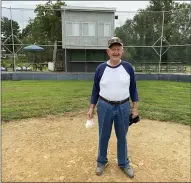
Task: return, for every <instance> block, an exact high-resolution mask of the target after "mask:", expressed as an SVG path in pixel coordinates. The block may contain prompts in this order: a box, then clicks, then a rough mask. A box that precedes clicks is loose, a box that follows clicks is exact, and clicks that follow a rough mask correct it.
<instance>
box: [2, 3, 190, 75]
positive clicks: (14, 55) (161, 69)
mask: <svg viewBox="0 0 191 183" xmlns="http://www.w3.org/2000/svg"><path fill="white" fill-rule="evenodd" d="M1 10H2V20H1V21H4V20H6V19H3V17H7V18H8V21H9V20H12V21H9V23H8V24H7V26H8V27H5V28H4V29H6V30H7V31H6V35H2V36H1V58H2V62H1V65H2V66H4V67H7V68H8V70H14V69H16V68H18V70H19V69H20V68H21V70H22V67H25V66H26V67H28V68H29V70H32V71H33V70H35V71H38V70H39V71H48V68H47V65H48V62H52V61H54V57H55V53H54V52H55V43H54V41H52V40H46V41H44V42H43V41H42V42H41V43H40V44H39V43H38V42H37V44H38V45H39V46H41V47H42V48H44V51H43V52H35V53H34V52H26V51H24V50H23V47H25V46H28V45H32V44H35V42H31V39H30V38H28V37H27V36H26V37H22V36H23V34H24V33H23V34H20V33H21V32H22V30H23V29H24V28H26V26H27V25H28V23H29V22H31V21H32V20H33V19H34V18H35V17H36V14H35V13H34V9H23V8H11V7H10V8H5V7H2V8H1ZM47 11H48V10H47ZM115 14H116V15H117V16H118V20H115V21H118V25H119V23H120V27H116V28H115V35H117V36H119V37H120V38H121V39H122V40H123V42H124V55H123V59H125V60H129V61H130V62H131V63H132V65H133V67H134V69H135V71H136V72H144V73H145V72H146V73H172V72H173V73H189V72H190V63H191V51H190V50H191V9H179V10H174V11H162V12H161V11H160V12H158V11H155V12H151V11H149V12H148V11H137V12H127V11H125V12H124V11H123V12H122V11H117V12H116V13H115ZM28 17H30V18H28ZM15 21H16V22H18V24H19V26H20V32H18V30H17V29H16V27H17V26H16V25H15ZM1 25H2V22H1ZM25 31H26V29H25ZM33 40H34V39H33ZM57 45H58V49H60V50H61V49H62V41H61V40H57ZM95 46H96V45H95ZM106 47H107V45H106ZM106 47H105V48H106ZM62 50H63V55H64V56H63V57H64V58H67V53H68V52H67V51H66V50H65V49H62ZM75 52H81V56H80V59H78V58H76V57H77V56H76V55H77V54H76V53H75ZM71 55H72V56H71ZM92 55H94V58H95V55H96V59H93V57H92V56H91V53H90V52H89V47H88V46H85V45H84V47H83V49H80V50H76V51H73V52H72V53H71V54H70V63H71V64H73V65H74V64H75V65H76V67H77V68H80V67H81V70H82V71H83V72H94V71H95V67H96V66H97V65H98V64H100V63H101V62H104V61H105V59H108V58H107V56H105V55H103V52H102V53H101V52H100V54H99V51H96V52H95V53H92ZM61 57H62V56H61ZM64 58H63V59H64ZM103 59H104V60H103ZM80 61H81V62H80ZM79 62H80V63H79ZM81 63H83V64H81ZM90 65H91V66H90ZM92 65H93V67H92ZM14 66H15V67H14Z"/></svg>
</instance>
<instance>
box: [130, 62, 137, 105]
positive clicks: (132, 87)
mask: <svg viewBox="0 0 191 183" xmlns="http://www.w3.org/2000/svg"><path fill="white" fill-rule="evenodd" d="M129 90H130V97H131V100H132V102H137V101H138V100H139V97H138V92H137V84H136V79H135V73H134V70H133V67H132V66H131V65H130V87H129Z"/></svg>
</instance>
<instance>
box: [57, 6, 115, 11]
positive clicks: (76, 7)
mask: <svg viewBox="0 0 191 183" xmlns="http://www.w3.org/2000/svg"><path fill="white" fill-rule="evenodd" d="M61 9H63V10H67V11H96V12H115V11H116V8H105V7H84V6H83V7H82V6H61Z"/></svg>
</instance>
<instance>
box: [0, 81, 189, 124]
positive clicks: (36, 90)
mask: <svg viewBox="0 0 191 183" xmlns="http://www.w3.org/2000/svg"><path fill="white" fill-rule="evenodd" d="M137 87H138V92H139V98H140V102H139V114H140V116H141V117H142V118H148V119H153V120H161V121H174V122H178V123H183V124H190V95H189V93H190V92H189V91H190V90H189V89H190V83H181V82H168V81H138V82H137ZM91 89H92V82H91V81H2V120H3V121H11V120H15V119H17V120H18V119H23V118H30V117H43V116H46V115H50V114H51V115H58V114H61V115H63V114H64V113H66V112H74V113H75V112H76V111H80V110H88V107H89V99H90V94H91Z"/></svg>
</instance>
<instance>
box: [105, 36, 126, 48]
mask: <svg viewBox="0 0 191 183" xmlns="http://www.w3.org/2000/svg"><path fill="white" fill-rule="evenodd" d="M113 44H119V45H121V46H123V43H122V41H121V39H120V38H119V37H112V38H111V39H110V40H109V41H108V47H110V46H111V45H113Z"/></svg>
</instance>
